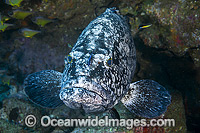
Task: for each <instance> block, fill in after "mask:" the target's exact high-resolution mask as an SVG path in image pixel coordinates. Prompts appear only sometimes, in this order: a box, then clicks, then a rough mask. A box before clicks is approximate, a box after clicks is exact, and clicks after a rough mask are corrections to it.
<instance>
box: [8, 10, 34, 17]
mask: <svg viewBox="0 0 200 133" xmlns="http://www.w3.org/2000/svg"><path fill="white" fill-rule="evenodd" d="M31 14H33V13H32V12H30V11H23V10H19V9H17V10H13V11H11V12H9V13H8V15H9V16H11V17H13V18H16V19H22V20H23V19H25V18H26V17H27V16H29V15H31Z"/></svg>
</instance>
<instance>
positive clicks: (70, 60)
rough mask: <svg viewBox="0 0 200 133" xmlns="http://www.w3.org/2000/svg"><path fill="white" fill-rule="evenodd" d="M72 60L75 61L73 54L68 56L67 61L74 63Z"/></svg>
mask: <svg viewBox="0 0 200 133" xmlns="http://www.w3.org/2000/svg"><path fill="white" fill-rule="evenodd" d="M72 61H73V58H72V56H71V55H68V56H67V62H68V63H72Z"/></svg>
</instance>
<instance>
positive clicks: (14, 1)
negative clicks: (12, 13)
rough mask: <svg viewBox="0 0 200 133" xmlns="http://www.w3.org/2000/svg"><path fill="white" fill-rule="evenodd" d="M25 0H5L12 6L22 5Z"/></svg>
mask: <svg viewBox="0 0 200 133" xmlns="http://www.w3.org/2000/svg"><path fill="white" fill-rule="evenodd" d="M22 1H23V0H5V3H6V4H8V5H11V6H17V7H20V4H21V2H22Z"/></svg>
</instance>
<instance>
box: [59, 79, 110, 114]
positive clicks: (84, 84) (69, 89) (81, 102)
mask: <svg viewBox="0 0 200 133" xmlns="http://www.w3.org/2000/svg"><path fill="white" fill-rule="evenodd" d="M61 88H62V89H61V91H60V99H61V100H62V101H63V102H64V103H65V105H66V106H68V107H70V108H73V109H83V110H85V112H86V113H94V112H95V113H96V112H104V111H106V110H107V109H108V105H109V103H110V102H111V101H110V100H109V97H111V96H110V93H109V92H107V91H106V90H105V88H103V87H102V86H101V85H99V84H97V83H96V82H94V81H92V80H90V79H89V77H87V76H79V77H78V78H77V79H70V80H67V81H66V82H65V83H64V84H63V85H62V87H61Z"/></svg>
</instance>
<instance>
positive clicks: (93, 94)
mask: <svg viewBox="0 0 200 133" xmlns="http://www.w3.org/2000/svg"><path fill="white" fill-rule="evenodd" d="M64 62H65V68H64V71H63V73H61V72H58V71H55V70H43V71H40V72H35V73H33V74H30V75H28V76H27V77H26V79H25V80H24V88H25V93H26V95H27V96H28V97H29V99H30V100H31V101H32V102H34V103H35V104H38V105H40V106H42V107H47V108H56V107H58V106H60V105H63V103H64V104H65V105H66V106H68V107H70V108H72V109H80V110H84V111H85V113H100V112H105V111H109V110H112V109H113V107H114V106H115V105H116V104H117V103H118V102H119V101H121V102H122V103H123V104H124V106H125V107H126V108H127V109H128V110H129V111H131V112H132V113H134V114H136V115H138V116H141V117H146V118H154V117H157V116H160V115H162V114H163V113H164V112H165V111H166V110H167V106H168V105H169V104H170V103H171V96H170V94H169V93H168V91H167V90H166V89H165V88H164V87H163V86H161V85H160V84H159V83H157V82H155V81H153V80H148V79H146V80H140V81H137V82H134V83H131V81H132V79H133V76H134V72H135V68H136V50H135V45H134V41H133V37H132V35H131V32H130V27H129V24H128V22H127V19H126V18H125V17H123V16H122V15H120V13H119V10H117V9H116V8H114V7H113V8H108V9H106V11H105V12H104V13H103V14H101V15H100V16H99V17H97V18H96V19H94V20H93V21H91V22H90V23H89V25H88V26H87V27H86V28H85V29H84V30H83V31H82V33H81V35H80V36H79V38H78V40H77V42H76V44H75V45H74V47H73V48H72V50H71V52H70V53H69V55H67V56H66V57H65V59H64Z"/></svg>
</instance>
